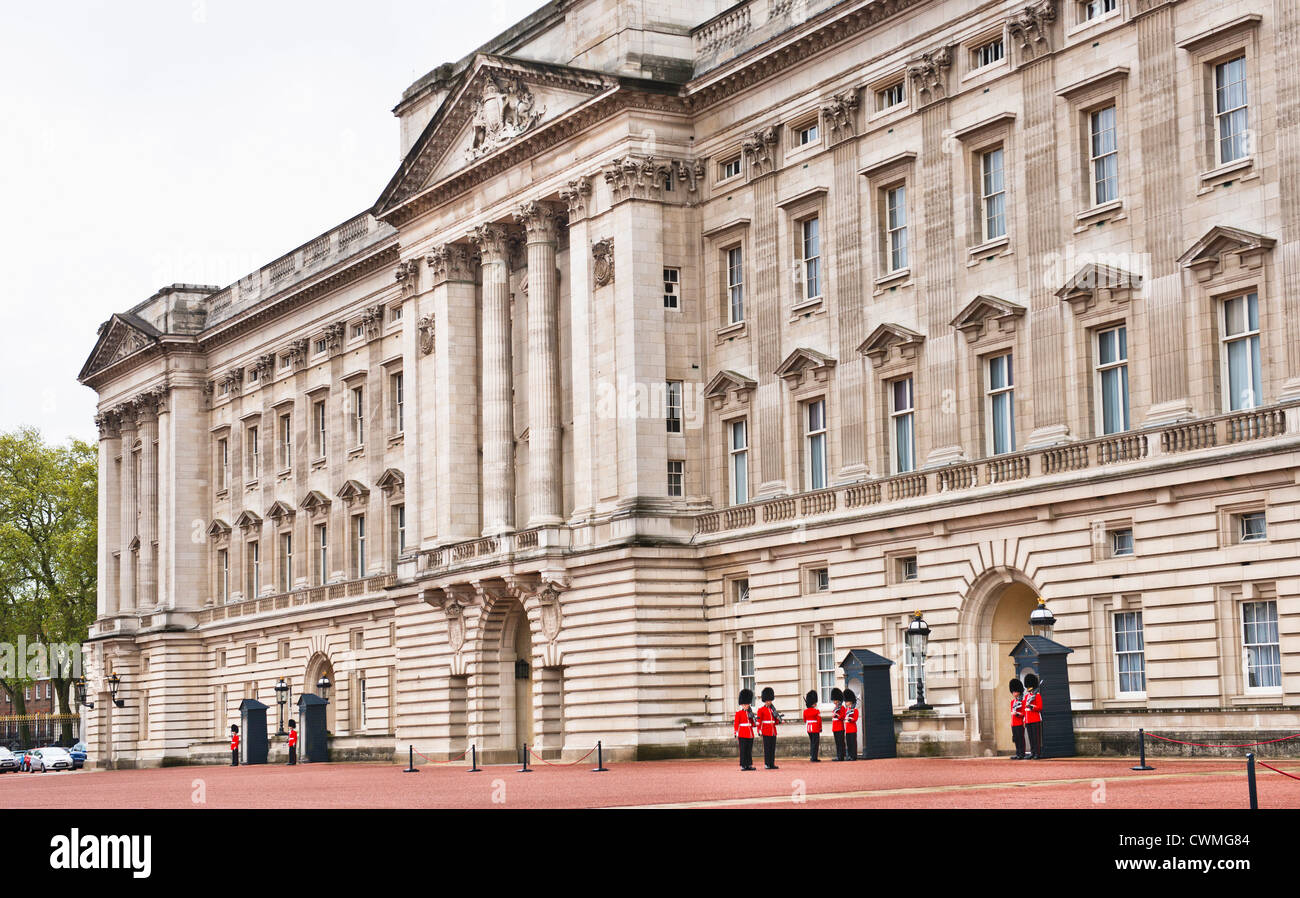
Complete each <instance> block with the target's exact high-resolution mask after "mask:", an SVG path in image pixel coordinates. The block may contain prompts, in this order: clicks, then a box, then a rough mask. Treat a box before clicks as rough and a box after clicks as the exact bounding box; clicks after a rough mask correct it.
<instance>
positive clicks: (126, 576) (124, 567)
mask: <svg viewBox="0 0 1300 898" xmlns="http://www.w3.org/2000/svg"><path fill="white" fill-rule="evenodd" d="M121 427H122V473H121V477H120V478H119V480H120V485H121V487H122V490H121V495H120V498H119V500H118V512H119V513H120V515H121V533H120V534H119V537H120V541H121V543H120V544H121V546H122V550H121V551H122V554H121V557H120V565H119V568H120V570H119V579H118V608H117V610H118V611H134V610H135V564H134V555H135V553H134V550H133V549H132V548H131V543H132V542H133V541H134V539H135V537H136V533H137V524H138V523H139V513H138V511H137V510H136V509H137V507H138V505H137V501H136V497H137V487H138V484H137V483H136V470H135V451H134V450H135V440H136V424H135V408H134V407H133V406H132V405H127V406H126V407H124V408H123V410H122V417H121Z"/></svg>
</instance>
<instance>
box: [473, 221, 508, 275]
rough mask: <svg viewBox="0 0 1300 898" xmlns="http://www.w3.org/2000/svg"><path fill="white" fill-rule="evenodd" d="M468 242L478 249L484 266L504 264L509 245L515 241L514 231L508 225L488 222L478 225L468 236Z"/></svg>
mask: <svg viewBox="0 0 1300 898" xmlns="http://www.w3.org/2000/svg"><path fill="white" fill-rule="evenodd" d="M469 239H470V242H471V243H473V244H474V245H475V246H476V247H478V251H479V255H480V256H481V262H482V264H483V265H484V266H486V265H489V264H492V263H505V262H506V261H507V260H508V259H509V257H510V244H511V243H512V242H513V241H514V240H515V239H516V234H515V229H514V228H513V227H511V226H510V225H508V224H504V223H501V222H495V221H490V222H487V223H486V224H481V225H478V226H477V227H475V228H474V230H472V231H470V234H469Z"/></svg>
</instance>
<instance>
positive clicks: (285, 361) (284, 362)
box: [280, 355, 293, 370]
mask: <svg viewBox="0 0 1300 898" xmlns="http://www.w3.org/2000/svg"><path fill="white" fill-rule="evenodd" d="M291 364H293V359H291V358H289V356H287V355H282V356H280V368H281V370H283V369H285V368H288V367H289V366H290V365H291Z"/></svg>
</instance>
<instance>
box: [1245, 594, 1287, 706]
mask: <svg viewBox="0 0 1300 898" xmlns="http://www.w3.org/2000/svg"><path fill="white" fill-rule="evenodd" d="M1241 626H1242V639H1241V642H1242V648H1243V649H1244V652H1243V654H1244V656H1245V657H1244V658H1243V659H1242V660H1243V662H1244V666H1245V674H1246V689H1247V691H1250V690H1269V691H1276V690H1278V689H1281V688H1282V655H1281V647H1280V645H1279V644H1278V632H1277V602H1275V601H1273V600H1271V599H1270V600H1269V601H1266V602H1243V603H1242V605H1241Z"/></svg>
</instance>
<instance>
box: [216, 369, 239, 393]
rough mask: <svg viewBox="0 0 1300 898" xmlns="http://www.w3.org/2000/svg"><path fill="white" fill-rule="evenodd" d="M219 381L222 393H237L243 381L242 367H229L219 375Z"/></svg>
mask: <svg viewBox="0 0 1300 898" xmlns="http://www.w3.org/2000/svg"><path fill="white" fill-rule="evenodd" d="M219 383H220V384H221V391H222V392H223V393H230V394H231V395H234V394H235V393H238V392H239V388H240V387H241V386H242V385H243V383H244V369H243V368H231V369H230V370H229V371H227V372H226V373H225V374H223V375H222V376H221V380H220V381H219Z"/></svg>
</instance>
